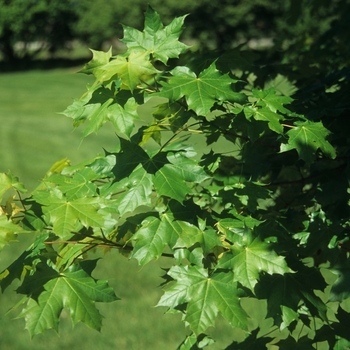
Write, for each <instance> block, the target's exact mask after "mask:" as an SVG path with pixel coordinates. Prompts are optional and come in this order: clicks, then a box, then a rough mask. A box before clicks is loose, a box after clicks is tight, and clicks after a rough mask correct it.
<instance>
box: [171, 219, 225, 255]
mask: <svg viewBox="0 0 350 350" xmlns="http://www.w3.org/2000/svg"><path fill="white" fill-rule="evenodd" d="M178 225H179V226H180V228H181V230H182V231H181V233H180V236H179V239H178V240H177V242H176V244H175V248H178V247H186V248H189V247H192V246H193V245H195V244H196V243H200V245H201V247H202V249H203V252H204V254H208V253H210V252H211V251H212V249H213V248H214V247H219V246H222V242H221V241H220V238H219V236H218V235H217V233H216V231H215V230H213V229H208V230H201V229H199V228H198V227H197V226H195V225H191V224H190V223H188V222H186V221H178Z"/></svg>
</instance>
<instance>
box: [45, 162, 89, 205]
mask: <svg viewBox="0 0 350 350" xmlns="http://www.w3.org/2000/svg"><path fill="white" fill-rule="evenodd" d="M95 179H96V174H95V172H94V171H93V170H92V169H89V168H84V169H82V170H81V171H78V172H76V173H74V175H73V176H72V177H71V176H63V175H61V174H54V175H51V176H50V177H48V178H47V181H48V182H51V183H54V184H56V185H58V188H59V190H60V191H61V192H62V193H65V194H66V196H67V199H68V200H71V199H76V198H83V197H85V196H88V197H89V196H94V195H96V185H95V184H94V183H92V182H91V181H92V180H95Z"/></svg>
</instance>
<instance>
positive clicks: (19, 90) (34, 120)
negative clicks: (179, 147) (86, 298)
mask: <svg viewBox="0 0 350 350" xmlns="http://www.w3.org/2000/svg"><path fill="white" fill-rule="evenodd" d="M75 71H76V70H74V69H69V70H67V69H65V70H63V69H57V70H46V71H27V72H19V73H3V74H0V146H1V147H0V160H1V162H0V172H4V171H5V172H7V171H8V169H11V171H12V173H14V174H15V175H17V176H19V177H20V180H21V181H22V182H24V183H25V185H26V186H27V188H29V189H34V188H35V187H36V186H37V184H38V182H39V180H40V178H41V177H43V176H44V174H45V173H46V171H47V170H48V169H49V168H50V167H51V165H52V164H53V163H54V162H55V161H57V160H59V159H62V158H66V157H67V158H69V159H70V160H71V161H72V163H76V162H79V161H82V160H85V159H87V158H89V157H93V156H95V155H96V154H98V153H103V149H102V147H104V148H106V149H107V150H108V149H111V148H113V147H114V145H115V143H116V138H115V135H114V133H113V130H112V128H108V127H104V128H103V129H102V130H101V132H100V133H99V134H98V135H97V136H94V135H91V136H89V137H88V138H87V139H85V140H84V141H83V142H82V143H81V140H80V130H79V129H78V130H75V131H73V132H72V130H73V128H72V123H71V120H70V119H68V118H66V117H65V116H63V115H59V114H57V112H60V111H63V110H64V109H65V108H66V107H67V106H68V105H69V104H70V103H71V102H72V100H73V98H77V97H79V96H80V95H81V94H82V93H84V91H85V85H86V84H87V83H89V82H91V78H90V77H88V76H85V75H80V74H73V73H74V72H75ZM147 109H148V110H147ZM149 109H150V108H149V106H148V107H147V106H146V108H145V110H144V112H145V114H147V113H149V112H150V110H149ZM26 242H27V243H26ZM26 244H28V238H27V237H25V236H23V237H21V239H20V242H19V243H15V244H11V245H9V246H6V247H5V249H4V251H3V252H2V254H1V259H0V271H1V270H2V269H3V268H4V266H6V264H7V263H8V262H11V261H13V260H14V259H15V258H16V257H17V256H18V255H19V254H20V253H21V252H22V250H23V249H25V247H26ZM169 264H171V261H166V260H161V261H160V262H156V263H150V264H148V265H147V266H145V267H144V268H142V269H140V267H139V266H137V262H136V261H135V260H132V261H128V260H127V259H125V258H124V257H122V256H120V255H119V254H118V253H117V251H112V252H111V253H109V254H108V255H107V256H106V257H105V258H104V259H102V260H100V261H99V263H98V268H97V271H96V276H99V277H101V278H108V279H109V280H110V284H111V285H112V286H113V287H114V288H115V291H116V294H117V296H118V297H120V298H121V300H120V301H116V302H113V303H111V304H106V305H100V309H101V312H102V314H103V315H104V316H105V319H104V323H103V324H104V326H103V328H102V332H101V333H98V332H96V331H94V330H91V329H89V328H87V327H86V326H85V325H83V324H78V326H77V327H76V328H75V329H74V331H72V325H71V322H70V320H69V318H68V317H67V315H66V314H65V313H63V314H62V320H61V322H60V332H59V333H60V335H59V336H57V335H56V334H55V332H54V331H48V332H46V333H45V334H42V335H39V336H37V337H35V338H34V339H33V340H32V341H30V340H29V334H28V332H27V331H24V330H23V329H24V320H23V319H15V320H13V318H14V317H16V316H17V315H18V311H16V310H15V311H11V312H10V313H8V314H6V315H5V313H6V311H7V310H8V309H9V308H10V307H11V306H12V305H13V304H14V303H16V302H17V301H18V300H20V298H21V297H20V296H16V295H15V294H14V293H13V292H12V290H13V289H15V288H16V285H12V286H10V287H9V288H8V290H6V291H5V293H4V294H2V295H1V296H0V297H1V299H0V300H1V302H0V349H1V350H22V349H25V350H44V349H45V350H47V349H50V350H58V349H60V350H62V349H68V348H75V349H86V350H89V349H94V350H100V349H101V350H102V349H103V350H109V349H135V350H140V349H142V350H148V349H150V350H163V349H169V350H170V349H176V347H177V346H178V345H179V344H180V342H181V341H182V340H183V339H184V337H185V335H186V334H187V333H188V330H187V329H185V328H184V325H183V323H182V322H181V319H180V315H167V314H164V311H165V310H164V308H155V307H154V306H155V305H156V304H157V301H158V300H159V297H160V296H161V294H162V290H161V289H160V288H157V286H158V285H159V284H160V283H161V282H162V279H161V278H160V277H159V276H160V275H161V274H162V273H163V272H162V271H161V269H160V266H167V265H168V266H169ZM219 324H220V325H222V326H221V327H219V328H218V329H217V330H215V332H219V334H220V336H221V337H222V341H221V342H219V343H217V344H216V345H215V346H212V347H210V349H220V348H223V343H222V342H224V343H225V344H227V342H228V340H227V337H224V336H223V334H226V335H228V334H229V333H228V332H227V330H228V329H229V327H228V326H225V325H224V323H223V322H219ZM225 339H226V340H225ZM228 339H230V337H229V338H228Z"/></svg>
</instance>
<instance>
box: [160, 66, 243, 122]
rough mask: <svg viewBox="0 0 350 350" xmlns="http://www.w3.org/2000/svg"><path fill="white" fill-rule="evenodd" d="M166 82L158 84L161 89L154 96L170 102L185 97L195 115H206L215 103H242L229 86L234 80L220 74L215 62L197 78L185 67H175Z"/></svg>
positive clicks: (240, 98)
mask: <svg viewBox="0 0 350 350" xmlns="http://www.w3.org/2000/svg"><path fill="white" fill-rule="evenodd" d="M171 74H172V77H171V78H170V79H169V81H168V82H162V81H161V82H160V83H161V84H162V86H163V89H162V90H161V91H160V92H159V93H155V94H154V95H155V96H156V95H157V96H162V97H166V98H168V99H169V100H170V101H171V102H173V101H177V100H179V99H180V98H181V97H183V96H185V98H186V101H187V104H188V108H189V109H191V110H193V111H194V112H196V114H197V115H204V116H205V115H207V114H208V113H209V111H210V109H211V108H212V107H213V106H214V104H215V102H217V101H225V100H229V101H241V102H242V101H243V100H244V97H243V95H242V94H239V93H237V92H234V91H233V90H232V89H231V85H232V84H233V83H235V82H236V80H234V79H231V78H230V77H229V75H228V74H224V75H223V74H221V73H220V72H219V71H218V70H217V69H216V67H215V62H214V63H213V64H211V65H210V66H209V67H208V68H207V69H205V70H203V71H202V72H201V73H200V74H199V76H198V77H197V75H196V74H195V73H194V72H192V71H191V70H190V69H189V68H187V67H180V66H179V67H176V68H174V69H173V70H172V71H171Z"/></svg>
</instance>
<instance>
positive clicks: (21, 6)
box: [0, 0, 77, 62]
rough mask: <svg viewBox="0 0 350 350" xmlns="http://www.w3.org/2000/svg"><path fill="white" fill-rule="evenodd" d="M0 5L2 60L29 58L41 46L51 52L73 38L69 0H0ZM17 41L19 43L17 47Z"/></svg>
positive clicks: (40, 48) (74, 13) (71, 4)
mask: <svg viewBox="0 0 350 350" xmlns="http://www.w3.org/2000/svg"><path fill="white" fill-rule="evenodd" d="M0 7H1V13H0V51H1V54H2V56H3V57H2V58H3V60H5V61H8V62H13V61H14V60H16V59H19V58H26V59H28V58H30V57H32V56H34V55H35V54H36V53H38V52H39V51H41V50H42V49H44V48H45V49H48V50H49V51H50V52H54V51H56V50H57V49H58V48H60V47H62V46H64V45H65V44H66V43H67V41H68V40H71V39H72V38H73V32H72V28H71V27H72V23H73V22H74V21H76V19H77V16H76V12H75V9H74V2H72V1H70V0H65V1H61V0H53V1H48V0H39V1H33V0H28V1H23V0H11V1H8V0H0ZM16 44H17V45H20V46H21V47H19V48H18V49H16ZM30 45H32V46H33V45H35V47H34V48H33V47H30Z"/></svg>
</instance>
